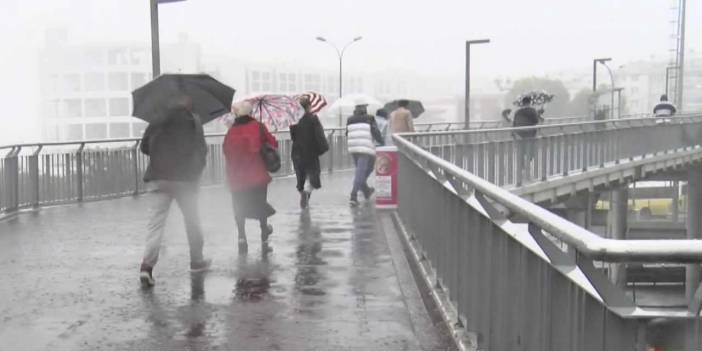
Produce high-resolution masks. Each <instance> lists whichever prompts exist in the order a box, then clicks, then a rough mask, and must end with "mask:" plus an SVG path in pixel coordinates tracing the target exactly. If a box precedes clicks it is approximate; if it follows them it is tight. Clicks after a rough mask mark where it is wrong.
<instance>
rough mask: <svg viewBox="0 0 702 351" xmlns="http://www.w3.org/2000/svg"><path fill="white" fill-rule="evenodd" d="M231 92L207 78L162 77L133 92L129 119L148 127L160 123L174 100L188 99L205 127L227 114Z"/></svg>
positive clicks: (230, 101) (232, 92) (214, 80)
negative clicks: (130, 117) (138, 119)
mask: <svg viewBox="0 0 702 351" xmlns="http://www.w3.org/2000/svg"><path fill="white" fill-rule="evenodd" d="M234 92H235V91H234V89H232V88H230V87H228V86H226V85H224V84H222V83H220V82H219V81H217V80H216V79H214V78H212V77H210V76H209V75H206V74H164V75H162V76H159V77H158V78H156V79H154V80H152V81H150V82H149V83H146V84H145V85H144V86H142V87H140V88H139V89H137V90H134V91H133V92H132V97H133V100H134V112H133V113H132V115H133V116H134V117H138V118H141V119H143V120H144V121H146V122H149V123H160V122H163V121H164V120H165V119H166V118H167V117H168V110H169V108H170V107H171V106H172V105H173V101H174V99H177V98H178V97H181V96H183V95H187V96H190V98H192V101H193V112H195V113H196V114H198V115H199V116H200V119H201V120H202V123H207V122H209V121H211V120H213V119H215V118H217V117H220V116H222V115H224V114H226V113H227V112H229V110H230V108H231V105H232V99H233V98H234Z"/></svg>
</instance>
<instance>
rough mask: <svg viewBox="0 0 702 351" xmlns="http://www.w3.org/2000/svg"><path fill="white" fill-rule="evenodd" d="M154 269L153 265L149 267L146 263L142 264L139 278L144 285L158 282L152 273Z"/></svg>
mask: <svg viewBox="0 0 702 351" xmlns="http://www.w3.org/2000/svg"><path fill="white" fill-rule="evenodd" d="M153 269H154V268H153V267H149V266H147V265H145V264H142V265H141V269H140V270H139V280H140V281H141V285H142V286H145V287H151V286H154V284H156V282H155V281H154V276H153V274H152V271H153Z"/></svg>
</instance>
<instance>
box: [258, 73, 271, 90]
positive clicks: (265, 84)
mask: <svg viewBox="0 0 702 351" xmlns="http://www.w3.org/2000/svg"><path fill="white" fill-rule="evenodd" d="M272 83H273V82H272V81H271V74H270V73H269V72H263V73H262V74H261V90H263V91H265V92H270V91H271V90H272V87H273V84H272Z"/></svg>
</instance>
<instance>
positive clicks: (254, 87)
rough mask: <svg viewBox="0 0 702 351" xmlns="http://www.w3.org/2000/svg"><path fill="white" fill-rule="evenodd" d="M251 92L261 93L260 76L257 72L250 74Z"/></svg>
mask: <svg viewBox="0 0 702 351" xmlns="http://www.w3.org/2000/svg"><path fill="white" fill-rule="evenodd" d="M251 91H252V92H259V91H261V74H260V73H259V72H258V71H253V72H251Z"/></svg>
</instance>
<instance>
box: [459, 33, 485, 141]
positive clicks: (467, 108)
mask: <svg viewBox="0 0 702 351" xmlns="http://www.w3.org/2000/svg"><path fill="white" fill-rule="evenodd" d="M489 42H490V39H479V40H468V41H466V96H465V99H466V101H465V104H464V105H465V106H464V108H465V120H464V123H465V129H470V46H471V45H473V44H487V43H489Z"/></svg>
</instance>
